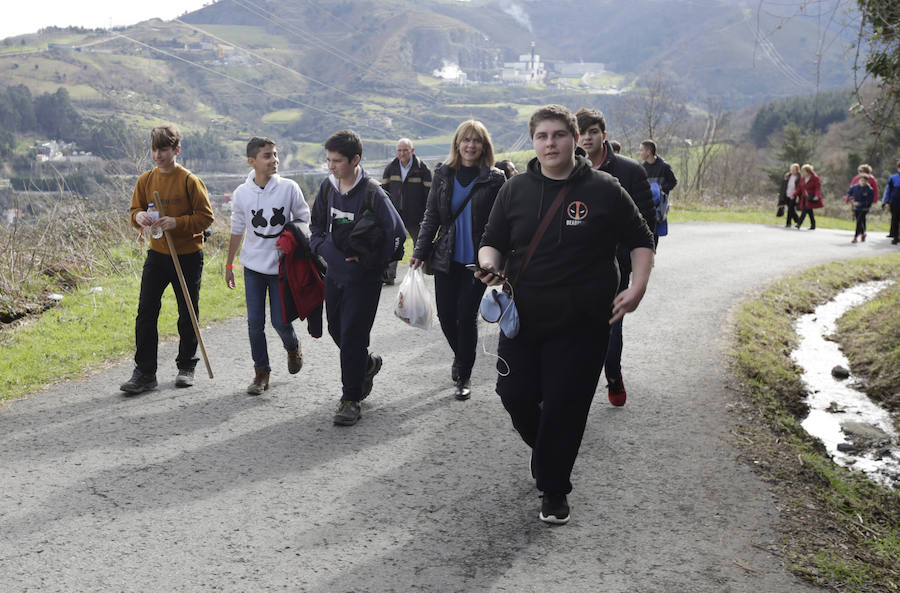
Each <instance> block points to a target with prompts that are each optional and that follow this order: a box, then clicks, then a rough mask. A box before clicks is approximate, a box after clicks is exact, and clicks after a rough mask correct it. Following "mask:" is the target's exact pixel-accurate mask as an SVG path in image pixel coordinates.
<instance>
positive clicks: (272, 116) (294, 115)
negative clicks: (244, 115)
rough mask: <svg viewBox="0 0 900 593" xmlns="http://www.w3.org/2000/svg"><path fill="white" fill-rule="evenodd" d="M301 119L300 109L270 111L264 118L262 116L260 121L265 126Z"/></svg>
mask: <svg viewBox="0 0 900 593" xmlns="http://www.w3.org/2000/svg"><path fill="white" fill-rule="evenodd" d="M302 117H303V110H302V109H280V110H278V111H270V112H269V113H267V114H265V115H264V116H262V120H263V122H265V123H267V124H272V123H279V124H286V123H291V122H294V121H298V120H300V118H302Z"/></svg>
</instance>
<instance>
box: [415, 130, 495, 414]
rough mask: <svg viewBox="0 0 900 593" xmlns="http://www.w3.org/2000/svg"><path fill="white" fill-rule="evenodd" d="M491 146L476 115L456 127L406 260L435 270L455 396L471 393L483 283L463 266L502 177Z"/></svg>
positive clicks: (476, 242) (472, 260) (472, 253)
mask: <svg viewBox="0 0 900 593" xmlns="http://www.w3.org/2000/svg"><path fill="white" fill-rule="evenodd" d="M493 162H494V147H493V145H492V143H491V136H490V134H488V131H487V129H486V128H485V127H484V124H482V123H481V122H480V121H476V120H468V121H464V122H463V123H461V124H460V125H459V127H458V128H456V134H455V135H454V136H453V144H452V145H451V147H450V155H449V156H448V157H447V162H446V163H445V164H443V165H442V166H440V167H438V169H437V170H436V171H435V172H434V177H433V179H432V182H431V190H430V191H429V193H428V201H427V202H426V205H425V216H424V218H423V219H422V224H421V227H420V229H419V236H418V237H417V239H416V246H415V249H414V250H413V256H412V258H411V259H410V260H409V263H410V266H412V267H413V268H418V267H419V266H420V265H422V263H423V262H425V261H428V262H429V263H430V265H431V270H432V271H433V272H434V292H435V301H436V303H437V312H438V319H440V322H441V330H443V332H444V336H445V337H446V338H447V342H448V343H449V344H450V348H451V349H452V350H453V366H452V367H451V372H450V374H451V378H452V379H453V381H455V382H456V399H459V400H466V399H469V396H470V394H471V390H470V388H469V379H470V377H471V375H472V366H473V365H474V364H475V347H476V346H477V344H478V326H477V321H478V319H477V315H478V306H479V304H480V302H481V296H482V295H483V294H484V290H485V286H484V284H483V283H481V282H480V281H479V280H477V279H475V277H474V276H473V275H472V272H471V271H469V270H467V269H466V267H465V266H466V265H467V264H472V263H475V253H476V251H477V250H478V245H479V242H480V241H481V234H482V233H483V232H484V225H485V224H486V223H487V219H488V216H489V215H490V213H491V208H492V207H493V206H494V199H495V198H496V197H497V192H498V191H500V187H501V186H502V185H503V183H504V182H505V181H506V177H505V176H504V174H503V172H502V171H500V170H499V169H496V168H494V167H492V166H491V163H493Z"/></svg>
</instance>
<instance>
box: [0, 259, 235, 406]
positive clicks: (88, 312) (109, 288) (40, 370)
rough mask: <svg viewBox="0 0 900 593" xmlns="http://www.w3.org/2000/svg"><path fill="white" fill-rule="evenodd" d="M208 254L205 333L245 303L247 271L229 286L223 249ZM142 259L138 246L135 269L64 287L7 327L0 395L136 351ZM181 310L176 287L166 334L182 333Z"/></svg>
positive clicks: (162, 325) (162, 323)
mask: <svg viewBox="0 0 900 593" xmlns="http://www.w3.org/2000/svg"><path fill="white" fill-rule="evenodd" d="M205 256H206V261H205V263H204V268H203V284H202V288H201V290H200V303H199V306H200V315H199V319H198V321H199V322H200V327H201V332H202V331H203V327H204V325H205V324H207V323H211V322H215V321H220V320H223V319H229V318H232V317H234V316H236V315H240V314H242V313H243V312H244V310H245V307H244V293H243V289H242V288H241V286H240V283H241V282H242V278H241V276H240V274H238V283H239V286H238V288H237V289H235V290H228V289H227V288H226V287H225V282H224V280H223V278H224V273H225V268H224V265H225V260H224V254H223V252H222V251H218V250H215V249H207V250H206V253H205ZM142 262H143V252H137V251H136V250H135V251H134V252H133V253H132V254H131V255H130V258H129V261H128V262H127V264H128V267H129V268H130V269H131V272H130V273H127V274H124V275H121V276H115V277H108V278H103V279H99V280H96V281H94V282H91V283H89V285H86V286H84V287H82V288H79V289H78V290H76V291H74V292H72V293H69V294H65V295H64V298H63V300H62V301H60V303H59V305H57V306H56V307H53V308H52V309H49V310H47V311H46V312H44V313H43V314H42V315H40V316H39V317H37V318H34V319H30V320H28V321H26V322H24V323H22V324H21V325H19V326H17V327H15V328H14V329H4V330H3V332H2V333H0V346H2V348H3V357H2V359H0V400H4V399H10V398H13V397H17V396H19V395H22V394H24V393H27V392H29V391H33V390H35V389H37V388H39V387H41V386H43V385H45V384H47V383H51V382H53V381H57V380H60V379H65V378H71V377H77V376H79V375H81V374H83V373H84V372H85V371H86V370H89V369H94V368H99V367H101V366H102V365H104V364H105V363H107V362H109V361H113V360H115V361H118V360H120V359H121V358H123V357H125V356H127V355H129V354H131V353H133V351H134V317H135V314H136V312H137V298H138V292H139V288H140V271H141V265H142ZM92 289H93V290H92ZM97 289H99V290H97ZM179 290H180V288H179ZM177 317H178V312H177V308H176V305H175V297H174V295H173V293H172V292H171V289H170V290H167V291H166V294H165V296H164V297H163V307H162V311H161V313H160V320H159V329H160V336H161V337H170V336H175V335H177V330H176V327H175V322H176V319H177Z"/></svg>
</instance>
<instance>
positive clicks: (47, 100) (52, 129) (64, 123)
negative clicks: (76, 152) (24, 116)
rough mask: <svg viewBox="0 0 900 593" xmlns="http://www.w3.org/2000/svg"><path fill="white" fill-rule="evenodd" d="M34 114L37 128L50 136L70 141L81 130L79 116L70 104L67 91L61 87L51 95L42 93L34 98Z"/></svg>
mask: <svg viewBox="0 0 900 593" xmlns="http://www.w3.org/2000/svg"><path fill="white" fill-rule="evenodd" d="M34 114H35V117H37V122H38V128H39V129H40V131H42V132H44V133H45V134H47V135H48V136H49V137H50V138H53V139H57V140H69V141H71V140H74V139H76V138H77V137H78V134H79V132H80V131H81V127H82V126H81V116H80V115H79V114H78V111H76V110H75V107H74V106H73V105H72V101H71V100H70V99H69V92H68V91H67V90H66V89H64V88H62V87H60V88H59V89H57V91H56V92H55V93H53V94H52V95H51V94H49V93H44V94H43V95H40V96H39V97H38V98H37V99H35V101H34Z"/></svg>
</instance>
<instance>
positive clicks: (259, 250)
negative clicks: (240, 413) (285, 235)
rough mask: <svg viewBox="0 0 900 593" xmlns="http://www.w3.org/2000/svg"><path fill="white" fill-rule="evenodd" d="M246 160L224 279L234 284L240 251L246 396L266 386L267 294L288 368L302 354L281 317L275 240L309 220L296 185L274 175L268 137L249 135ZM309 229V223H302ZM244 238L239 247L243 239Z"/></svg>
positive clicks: (296, 368) (296, 367) (297, 365)
mask: <svg viewBox="0 0 900 593" xmlns="http://www.w3.org/2000/svg"><path fill="white" fill-rule="evenodd" d="M247 162H248V163H249V164H250V166H251V167H253V170H252V171H250V174H249V175H247V180H246V181H244V183H243V184H241V185H240V186H239V187H238V188H237V189H236V190H234V195H233V198H232V212H231V241H230V243H229V245H228V260H227V263H226V265H225V284H226V286H228V288H232V289H233V288H234V287H235V281H234V258H235V256H236V255H237V252H238V249H240V251H241V265H242V266H243V268H244V294H245V296H246V299H247V329H248V331H249V334H250V355H251V357H252V358H253V367H254V370H255V375H254V377H253V381H252V382H251V383H250V385H249V386H248V387H247V393H249V394H250V395H260V394H261V393H262V392H263V391H265V390H266V389H268V388H269V373H270V372H271V370H272V369H271V366H270V365H269V352H268V348H267V346H266V334H265V326H266V293H268V295H269V309H270V319H271V321H272V327H273V328H274V329H275V331H276V333H278V336H279V337H280V338H281V342H282V344H284V349H285V350H286V351H287V363H288V364H287V366H288V372H290V373H291V374H295V373H298V372H300V369H301V367H302V366H303V355H302V354H301V351H300V340H299V338H298V337H297V334H296V332H294V328H293V326H292V325H291V324H290V323H286V322H285V321H284V316H283V314H282V307H281V293H280V291H279V284H278V260H279V257H280V253H279V252H278V250H277V248H276V243H275V242H276V241H277V239H278V237H279V236H280V235H281V232H282V231H283V230H284V227H285V225H286V224H287V223H289V222H291V221H292V220H294V219H299V220H300V221H301V222H303V223H305V225H308V224H309V206H308V205H307V203H306V200H305V199H304V198H303V193H302V192H301V191H300V187H299V186H298V185H297V184H296V183H295V182H294V181H292V180H290V179H285V178H283V177H280V176H279V175H278V151H277V150H276V147H275V142H274V141H273V140H270V139H269V138H259V137H253V138H251V139H250V142H248V143H247ZM306 228H307V231H308V226H307V227H306ZM242 242H243V248H241V243H242Z"/></svg>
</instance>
